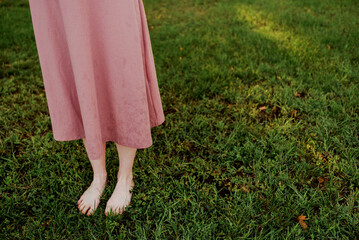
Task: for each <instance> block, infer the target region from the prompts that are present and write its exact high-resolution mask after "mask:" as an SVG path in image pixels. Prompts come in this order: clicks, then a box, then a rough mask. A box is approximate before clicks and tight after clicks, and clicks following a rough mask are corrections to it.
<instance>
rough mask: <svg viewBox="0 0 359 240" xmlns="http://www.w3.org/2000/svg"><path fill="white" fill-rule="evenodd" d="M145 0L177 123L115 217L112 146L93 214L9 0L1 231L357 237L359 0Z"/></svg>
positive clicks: (137, 167) (164, 129)
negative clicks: (108, 212)
mask: <svg viewBox="0 0 359 240" xmlns="http://www.w3.org/2000/svg"><path fill="white" fill-rule="evenodd" d="M143 3H144V6H145V9H146V16H147V21H148V27H149V30H150V35H151V40H152V47H153V54H154V58H155V62H156V69H157V75H158V83H159V87H160V92H161V97H162V102H163V107H164V111H165V118H166V120H165V122H164V124H163V125H161V126H158V127H156V128H153V129H152V136H153V142H154V143H153V145H152V146H151V147H150V148H148V149H141V150H138V151H137V155H136V159H135V164H134V169H133V171H134V172H133V174H134V181H135V187H134V190H133V197H132V202H131V205H130V206H129V207H128V208H127V211H126V212H125V213H124V214H123V215H120V216H111V217H109V218H106V216H105V215H104V210H105V206H106V201H107V200H108V199H109V197H110V196H111V193H112V190H113V189H114V187H115V184H116V173H117V171H118V156H117V152H116V147H115V144H114V143H112V142H108V143H107V155H106V156H107V170H108V175H109V177H108V186H107V188H106V189H105V191H104V195H103V197H102V198H101V203H100V206H99V208H98V209H97V211H96V213H95V215H93V216H90V217H87V216H84V215H82V214H81V213H80V212H79V211H78V209H77V200H78V198H79V197H80V196H81V194H82V193H83V191H85V190H86V188H87V187H88V186H89V184H90V183H91V180H92V170H91V165H90V162H89V160H88V158H87V155H86V151H85V148H84V146H83V143H82V141H80V140H77V141H68V142H57V141H55V140H54V139H53V135H52V130H51V122H50V117H49V113H48V108H47V102H46V95H45V92H44V85H43V81H42V76H41V69H40V64H39V60H38V55H37V49H36V44H35V38H34V34H33V29H32V22H31V15H30V10H29V6H28V2H27V1H26V0H17V1H14V0H0V7H1V8H0V30H1V31H0V34H1V39H0V49H1V51H0V61H1V68H0V79H1V84H0V89H1V90H0V94H1V98H0V101H1V111H0V121H1V122H0V124H1V132H0V136H1V142H0V143H1V148H0V155H1V157H0V159H1V164H0V180H1V186H0V187H1V189H0V190H1V192H0V209H1V210H0V219H1V220H0V227H1V230H0V238H1V239H25V238H28V239H44V238H47V239H77V238H79V239H80V238H81V239H82V238H84V239H123V238H125V239H311V238H315V239H355V238H356V237H358V236H359V171H358V167H359V106H358V104H359V78H358V75H359V2H358V1H357V0H341V1H334V0H302V1H299V0H182V1H170V0H143ZM300 215H304V216H306V217H307V218H308V219H307V220H305V221H304V222H305V223H306V224H307V226H308V227H307V228H303V227H302V226H301V224H300V223H299V221H298V219H297V218H298V216H300Z"/></svg>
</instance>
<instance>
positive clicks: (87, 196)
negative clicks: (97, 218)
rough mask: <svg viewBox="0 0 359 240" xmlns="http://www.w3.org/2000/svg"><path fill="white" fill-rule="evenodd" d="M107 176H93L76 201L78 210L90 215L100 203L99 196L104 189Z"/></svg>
mask: <svg viewBox="0 0 359 240" xmlns="http://www.w3.org/2000/svg"><path fill="white" fill-rule="evenodd" d="M106 180H107V176H106V175H104V176H101V177H95V178H94V180H93V181H92V183H91V185H90V186H89V187H88V188H87V189H86V191H85V192H84V193H83V194H82V196H81V197H80V199H79V201H78V202H77V204H78V208H79V210H80V212H82V213H83V214H86V212H87V214H86V215H87V216H90V215H92V214H93V213H94V212H95V211H96V209H97V207H98V205H99V204H100V198H101V195H102V193H103V190H104V189H105V185H106Z"/></svg>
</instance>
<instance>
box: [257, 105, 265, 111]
mask: <svg viewBox="0 0 359 240" xmlns="http://www.w3.org/2000/svg"><path fill="white" fill-rule="evenodd" d="M266 109H267V106H262V107H260V108H259V110H261V111H262V110H266Z"/></svg>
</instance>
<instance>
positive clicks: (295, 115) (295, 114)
mask: <svg viewBox="0 0 359 240" xmlns="http://www.w3.org/2000/svg"><path fill="white" fill-rule="evenodd" d="M293 113H294V117H297V110H295V109H294V111H293Z"/></svg>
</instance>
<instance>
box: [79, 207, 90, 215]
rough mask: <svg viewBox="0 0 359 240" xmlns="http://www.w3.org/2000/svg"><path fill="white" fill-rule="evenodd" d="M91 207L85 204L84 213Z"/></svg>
mask: <svg viewBox="0 0 359 240" xmlns="http://www.w3.org/2000/svg"><path fill="white" fill-rule="evenodd" d="M89 209H90V207H89V206H85V207H84V208H83V209H82V211H81V212H82V213H83V214H86V212H87V210H89Z"/></svg>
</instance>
